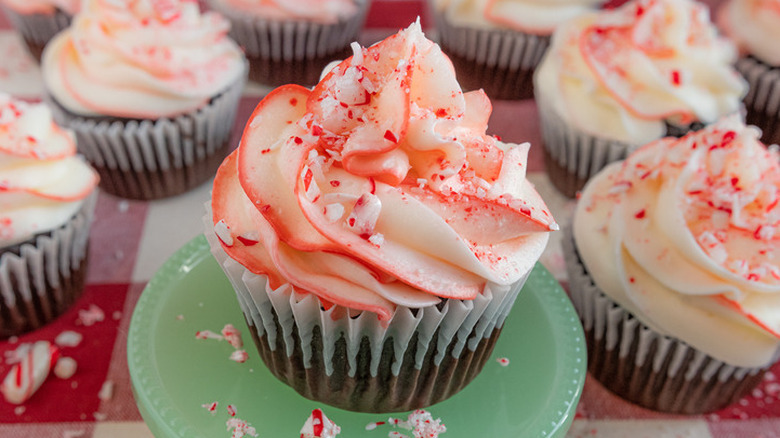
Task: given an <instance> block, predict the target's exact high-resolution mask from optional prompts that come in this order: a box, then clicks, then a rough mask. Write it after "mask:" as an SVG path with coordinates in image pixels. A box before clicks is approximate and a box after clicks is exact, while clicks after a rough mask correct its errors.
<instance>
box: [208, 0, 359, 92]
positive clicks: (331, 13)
mask: <svg viewBox="0 0 780 438" xmlns="http://www.w3.org/2000/svg"><path fill="white" fill-rule="evenodd" d="M206 3H207V4H208V6H209V7H210V8H212V9H214V10H216V11H219V13H221V14H223V15H224V16H225V17H227V18H229V19H230V21H231V23H232V29H231V33H230V35H231V36H232V37H233V38H234V39H235V40H236V41H237V42H238V44H240V45H241V47H242V48H243V49H244V52H245V53H246V56H247V59H248V60H249V66H250V68H249V78H250V79H251V80H253V81H255V82H259V83H260V84H263V85H267V86H279V85H283V84H289V83H295V84H300V85H307V86H311V85H314V84H316V83H317V81H318V79H319V75H320V72H321V71H322V70H323V68H324V67H325V66H326V65H327V64H328V63H329V62H331V61H333V60H338V59H343V58H344V57H346V56H348V55H349V53H350V52H349V45H350V43H351V42H352V41H356V40H357V39H358V36H359V32H360V30H361V28H362V27H363V23H364V22H365V19H366V14H367V13H368V8H369V6H370V4H371V0H206Z"/></svg>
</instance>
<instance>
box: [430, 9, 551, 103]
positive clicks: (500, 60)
mask: <svg viewBox="0 0 780 438" xmlns="http://www.w3.org/2000/svg"><path fill="white" fill-rule="evenodd" d="M433 16H434V20H435V24H436V29H437V30H438V32H439V44H440V45H441V47H442V49H443V50H444V52H445V53H446V54H447V55H448V56H449V57H450V59H451V60H452V62H453V64H454V66H455V71H456V72H457V75H458V81H459V82H460V83H461V85H462V86H463V88H464V89H466V90H476V89H480V88H482V89H484V90H485V92H486V93H487V94H488V96H490V97H491V98H492V99H526V98H531V97H533V83H532V80H533V72H534V69H535V68H536V66H537V65H539V62H540V61H541V60H542V57H543V56H544V53H545V52H546V51H547V47H548V46H549V44H550V37H549V36H547V35H533V34H526V33H521V32H517V31H512V30H506V29H478V28H471V27H463V26H457V25H454V24H452V23H450V22H449V20H447V18H446V17H445V16H444V15H443V14H442V13H436V12H434V13H433Z"/></svg>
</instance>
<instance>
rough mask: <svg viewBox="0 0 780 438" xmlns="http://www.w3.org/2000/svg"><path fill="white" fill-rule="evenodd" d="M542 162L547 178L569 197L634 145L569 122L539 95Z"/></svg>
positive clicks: (631, 149) (624, 154)
mask: <svg viewBox="0 0 780 438" xmlns="http://www.w3.org/2000/svg"><path fill="white" fill-rule="evenodd" d="M536 103H537V107H538V110H539V119H540V121H541V127H542V142H543V144H544V153H545V166H546V168H547V173H548V174H549V176H550V180H551V181H552V183H553V184H554V185H555V187H556V188H558V190H560V191H561V192H562V193H563V194H564V195H566V196H568V197H571V198H573V197H574V196H575V195H576V193H577V192H578V191H579V190H581V189H582V187H584V186H585V183H586V182H587V181H588V180H589V179H590V178H591V177H592V176H593V175H595V174H597V173H598V172H599V171H600V170H601V169H603V168H604V167H606V166H607V164H609V163H612V162H614V161H618V160H623V159H625V158H626V156H627V155H628V154H629V153H631V152H632V151H633V150H634V149H636V148H637V147H638V145H630V144H628V143H624V142H621V141H617V140H610V139H605V138H598V137H595V136H593V135H591V134H588V133H586V132H583V131H580V130H578V129H576V128H573V127H571V126H569V125H568V124H567V123H566V122H565V121H564V120H563V119H561V117H560V116H559V115H558V114H557V113H556V112H555V110H554V109H553V108H552V107H551V106H550V105H548V104H546V103H545V102H544V101H543V99H537V101H536Z"/></svg>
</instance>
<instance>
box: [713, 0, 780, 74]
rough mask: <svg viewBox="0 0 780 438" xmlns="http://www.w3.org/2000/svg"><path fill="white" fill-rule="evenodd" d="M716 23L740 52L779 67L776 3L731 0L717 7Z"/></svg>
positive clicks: (778, 11) (773, 0)
mask: <svg viewBox="0 0 780 438" xmlns="http://www.w3.org/2000/svg"><path fill="white" fill-rule="evenodd" d="M718 23H719V24H720V25H721V27H722V28H723V30H724V31H725V33H726V34H727V35H728V36H729V37H730V38H731V39H732V40H733V41H734V42H735V43H736V44H737V46H738V47H739V48H740V49H741V50H742V51H744V52H747V53H749V54H751V55H753V56H755V57H756V58H758V59H760V60H762V61H764V62H765V63H767V64H769V65H773V66H775V67H778V66H780V44H777V41H778V40H779V39H780V26H778V25H777V23H780V1H778V0H738V1H735V0H731V1H729V2H728V3H726V4H725V5H723V6H722V7H721V9H720V11H719V14H718Z"/></svg>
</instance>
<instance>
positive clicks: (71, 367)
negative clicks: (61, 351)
mask: <svg viewBox="0 0 780 438" xmlns="http://www.w3.org/2000/svg"><path fill="white" fill-rule="evenodd" d="M77 368H78V363H77V362H76V360H75V359H73V358H72V357H60V358H59V359H58V360H57V364H56V365H54V375H55V376H57V377H58V378H60V379H62V380H67V379H70V378H71V377H73V375H74V374H76V369H77Z"/></svg>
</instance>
